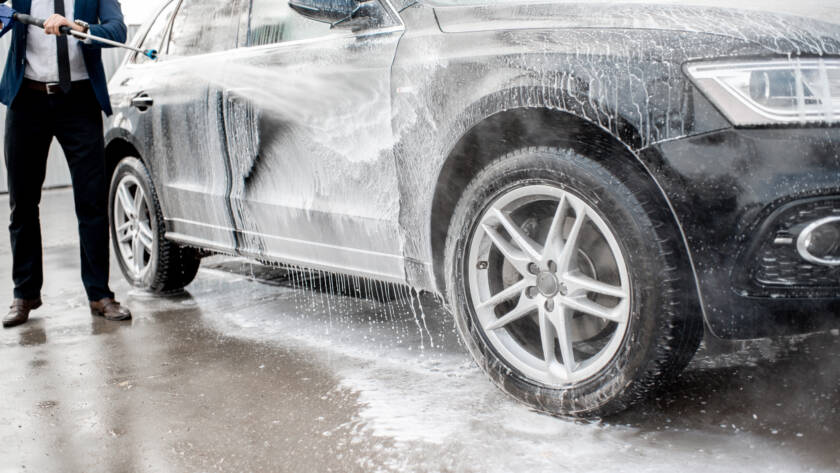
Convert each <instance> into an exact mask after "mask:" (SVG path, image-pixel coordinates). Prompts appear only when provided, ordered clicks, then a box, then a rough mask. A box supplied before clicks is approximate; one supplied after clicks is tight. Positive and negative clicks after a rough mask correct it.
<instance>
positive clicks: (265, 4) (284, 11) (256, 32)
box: [248, 0, 331, 46]
mask: <svg viewBox="0 0 840 473" xmlns="http://www.w3.org/2000/svg"><path fill="white" fill-rule="evenodd" d="M330 33H331V30H330V25H329V24H327V23H322V22H319V21H314V20H310V19H308V18H305V17H303V16H301V15H299V14H298V13H295V11H294V10H292V9H291V8H290V7H289V1H288V0H253V1H252V3H251V29H250V31H249V33H248V45H249V46H256V45H260V44H272V43H282V42H284V41H295V40H299V39H308V38H316V37H318V36H326V35H328V34H330Z"/></svg>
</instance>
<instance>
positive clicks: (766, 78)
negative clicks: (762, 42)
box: [685, 58, 840, 126]
mask: <svg viewBox="0 0 840 473" xmlns="http://www.w3.org/2000/svg"><path fill="white" fill-rule="evenodd" d="M685 71H686V74H687V75H688V76H689V77H690V78H691V80H692V81H693V82H694V84H695V85H696V86H697V87H698V88H699V89H700V90H701V91H702V92H703V93H704V94H705V95H706V97H708V98H709V100H711V101H712V102H713V103H714V104H715V106H717V107H718V109H720V111H721V112H722V113H723V114H724V115H725V116H726V117H727V118H728V119H729V121H730V122H732V124H733V125H735V126H760V125H776V124H805V123H837V122H840V59H801V58H791V59H772V60H763V61H750V60H740V61H732V60H728V61H713V62H695V63H689V64H687V65H686V66H685Z"/></svg>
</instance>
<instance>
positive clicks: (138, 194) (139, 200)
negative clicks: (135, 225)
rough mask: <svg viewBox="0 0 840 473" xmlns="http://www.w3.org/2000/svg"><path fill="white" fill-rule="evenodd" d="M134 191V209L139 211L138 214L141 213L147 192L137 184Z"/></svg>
mask: <svg viewBox="0 0 840 473" xmlns="http://www.w3.org/2000/svg"><path fill="white" fill-rule="evenodd" d="M135 189H136V190H135V191H134V210H135V211H136V212H137V215H138V216H139V215H140V208H141V207H142V205H143V199H144V197H145V194H144V193H143V188H142V187H140V186H137V187H136V188H135Z"/></svg>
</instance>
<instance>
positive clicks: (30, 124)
mask: <svg viewBox="0 0 840 473" xmlns="http://www.w3.org/2000/svg"><path fill="white" fill-rule="evenodd" d="M80 84H81V85H78V84H74V85H75V86H74V88H73V90H72V91H71V92H69V93H68V94H66V95H65V94H61V93H59V94H54V95H47V94H46V93H45V92H39V91H36V90H31V89H27V88H26V87H25V86H24V87H23V88H21V90H20V92H19V93H18V95H17V97H16V98H15V100H14V102H13V103H12V105H11V107H9V110H8V112H7V114H6V146H5V151H6V169H7V170H8V179H9V204H10V206H11V210H12V213H11V222H10V224H9V232H10V234H11V242H12V257H13V265H12V279H13V280H14V283H15V291H14V295H15V297H16V298H22V299H35V298H37V297H40V294H41V286H42V285H43V282H44V275H43V263H42V259H43V258H42V248H41V222H40V218H39V210H38V207H39V205H40V202H41V186H42V185H43V184H44V177H45V175H46V168H47V154H48V153H49V149H50V143H51V142H52V139H53V137H55V138H57V139H58V142H59V144H60V145H61V147H62V149H63V150H64V154H65V156H66V157H67V164H68V165H69V166H70V175H71V177H72V180H73V198H74V201H75V205H76V218H77V219H78V222H79V239H80V250H81V251H80V253H81V260H82V282H83V283H84V286H85V290H86V291H87V296H88V299H89V300H92V301H93V300H99V299H102V298H105V297H113V295H114V294H113V293H112V292H111V290H110V289H109V288H108V264H109V261H108V258H109V248H108V244H109V234H108V204H107V201H108V197H107V181H106V176H105V148H104V138H103V135H102V111H101V109H100V107H99V104H98V102H97V101H96V97H95V96H94V94H93V89H92V88H91V87H90V84H89V82H83V83H80ZM46 225H47V226H49V222H46Z"/></svg>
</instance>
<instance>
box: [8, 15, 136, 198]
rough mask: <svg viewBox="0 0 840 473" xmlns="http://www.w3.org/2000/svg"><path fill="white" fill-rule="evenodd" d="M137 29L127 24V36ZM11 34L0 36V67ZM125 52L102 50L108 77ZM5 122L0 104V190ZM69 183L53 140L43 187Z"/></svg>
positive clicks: (64, 163) (58, 150) (65, 164)
mask: <svg viewBox="0 0 840 473" xmlns="http://www.w3.org/2000/svg"><path fill="white" fill-rule="evenodd" d="M138 29H139V25H129V27H128V37H129V39H130V38H132V37H133V36H134V33H136V32H137V30H138ZM11 38H12V37H11V35H6V36H4V37H3V38H0V68H2V67H3V65H5V64H6V56H7V55H8V52H9V45H10V44H11V42H12V39H11ZM125 55H126V52H125V50H123V49H116V48H109V49H105V50H103V54H102V60H103V62H104V63H105V72H106V73H107V74H108V77H110V76H111V74H112V73H113V72H114V71H115V70H117V67H119V65H120V64H121V63H122V60H123V58H124V57H125ZM5 123H6V106H4V105H0V159H2V161H1V162H2V165H0V192H8V182H7V181H6V164H5V163H6V156H5V151H4V149H3V148H4V147H3V142H4V133H3V132H4V128H5V127H4V125H3V124H5ZM67 185H70V171H69V170H68V169H67V161H65V159H64V153H63V152H62V151H61V146H59V145H58V142H56V141H55V140H53V143H52V146H51V147H50V157H49V160H48V161H47V178H46V179H45V180H44V187H45V188H47V187H61V186H67Z"/></svg>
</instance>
